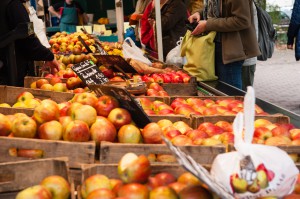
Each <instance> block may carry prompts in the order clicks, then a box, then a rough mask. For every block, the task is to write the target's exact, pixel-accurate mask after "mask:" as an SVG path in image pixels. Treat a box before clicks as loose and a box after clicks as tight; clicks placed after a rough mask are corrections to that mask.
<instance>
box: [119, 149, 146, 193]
mask: <svg viewBox="0 0 300 199" xmlns="http://www.w3.org/2000/svg"><path fill="white" fill-rule="evenodd" d="M118 174H119V177H120V178H121V180H122V181H123V182H124V183H145V182H146V181H147V180H148V177H149V176H150V174H151V166H150V161H149V160H148V158H147V157H146V156H144V155H140V156H137V155H136V154H134V153H126V154H125V155H124V156H123V157H122V158H121V160H120V162H119V163H118ZM121 189H122V188H121Z"/></svg>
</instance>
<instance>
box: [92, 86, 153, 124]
mask: <svg viewBox="0 0 300 199" xmlns="http://www.w3.org/2000/svg"><path fill="white" fill-rule="evenodd" d="M90 89H91V90H93V91H94V92H95V93H96V94H97V95H98V96H101V95H111V96H114V97H115V98H116V99H118V101H119V103H120V106H121V107H122V108H124V109H126V110H128V111H129V112H130V114H131V117H132V119H133V121H135V123H136V125H137V126H138V127H139V128H144V127H145V126H146V125H147V124H149V123H150V122H151V120H150V118H149V117H148V115H147V114H146V113H145V111H144V109H143V108H142V106H141V105H140V104H139V102H138V101H137V100H135V99H134V98H133V97H132V96H131V95H130V93H129V92H128V91H127V90H126V89H124V88H121V87H117V86H112V85H91V87H90Z"/></svg>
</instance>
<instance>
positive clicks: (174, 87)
mask: <svg viewBox="0 0 300 199" xmlns="http://www.w3.org/2000/svg"><path fill="white" fill-rule="evenodd" d="M161 86H162V87H163V89H164V90H165V91H166V92H167V93H168V94H169V95H170V96H197V94H198V91H197V83H194V82H192V83H178V84H177V83H163V84H162V85H161Z"/></svg>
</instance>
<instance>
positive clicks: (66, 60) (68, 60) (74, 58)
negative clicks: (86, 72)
mask: <svg viewBox="0 0 300 199" xmlns="http://www.w3.org/2000/svg"><path fill="white" fill-rule="evenodd" d="M55 57H56V59H57V60H58V61H60V62H61V63H63V64H64V65H63V66H62V67H60V69H65V68H67V67H64V66H68V65H69V64H77V63H80V62H83V61H85V60H92V61H93V62H94V63H95V64H97V62H98V60H97V59H96V58H95V57H94V56H93V54H92V53H89V54H83V53H81V54H79V55H75V54H70V55H59V54H57V55H55ZM68 68H70V67H68Z"/></svg>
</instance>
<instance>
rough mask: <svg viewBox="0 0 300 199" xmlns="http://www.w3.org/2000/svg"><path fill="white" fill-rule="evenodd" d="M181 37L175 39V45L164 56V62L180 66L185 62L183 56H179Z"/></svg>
mask: <svg viewBox="0 0 300 199" xmlns="http://www.w3.org/2000/svg"><path fill="white" fill-rule="evenodd" d="M182 40H183V37H180V40H179V41H177V43H176V44H177V46H176V47H175V48H173V49H172V50H170V52H169V53H168V54H167V57H166V63H167V64H172V65H176V66H179V67H182V66H183V65H184V64H185V57H181V43H182Z"/></svg>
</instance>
